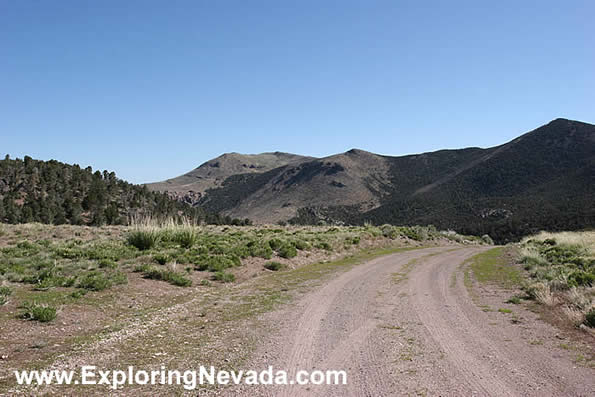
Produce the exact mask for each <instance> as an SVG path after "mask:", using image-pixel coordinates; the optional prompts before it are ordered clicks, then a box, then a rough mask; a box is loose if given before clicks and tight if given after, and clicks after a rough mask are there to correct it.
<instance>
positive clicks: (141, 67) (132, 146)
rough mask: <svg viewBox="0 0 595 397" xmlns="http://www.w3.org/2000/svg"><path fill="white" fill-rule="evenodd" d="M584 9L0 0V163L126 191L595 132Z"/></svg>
mask: <svg viewBox="0 0 595 397" xmlns="http://www.w3.org/2000/svg"><path fill="white" fill-rule="evenodd" d="M593 15H595V2H593V1H590V0H587V1H572V0H570V1H546V0H541V1H489V2H488V1H476V0H475V1H436V2H431V1H375V0H371V1H364V0H360V1H349V0H341V1H320V0H316V1H310V0H300V1H293V0H292V1H278V0H277V1H257V0H251V1H226V0H221V1H198V0H194V1H149V0H143V1H124V0H118V1H108V0H103V1H85V0H77V1H64V0H57V1H47V0H42V1H30V0H23V1H8V0H5V1H0V51H1V52H0V54H1V56H0V58H1V61H0V109H1V110H0V136H1V137H0V143H1V146H0V153H10V154H11V156H13V157H22V156H23V155H25V154H29V155H31V156H32V157H34V158H40V159H46V160H47V159H51V158H54V159H57V160H61V161H65V162H68V163H79V164H81V165H83V166H86V165H91V166H93V168H94V169H101V170H103V169H109V170H114V171H116V173H117V174H118V175H119V176H120V177H122V178H124V179H127V180H129V181H132V182H149V181H157V180H163V179H165V178H168V177H173V176H177V175H179V174H182V173H184V172H186V171H189V170H190V169H193V168H194V167H196V166H198V165H199V164H200V163H202V162H204V161H206V160H208V159H210V158H213V157H216V156H218V155H219V154H221V153H224V152H233V151H235V152H242V153H259V152H266V151H276V150H279V151H286V152H294V153H300V154H306V155H312V156H325V155H330V154H334V153H338V152H343V151H346V150H348V149H350V148H354V147H356V148H361V149H365V150H369V151H373V152H376V153H382V154H390V155H401V154H408V153H417V152H424V151H431V150H436V149H441V148H461V147H468V146H481V147H488V146H493V145H497V144H501V143H504V142H506V141H508V140H510V139H512V138H514V137H516V136H517V135H520V134H521V133H523V132H526V131H528V130H531V129H534V128H536V127H538V126H539V125H541V124H544V123H546V122H548V121H550V120H551V119H554V118H557V117H565V118H571V119H577V120H582V121H586V122H591V123H594V122H595V72H594V71H595V28H593Z"/></svg>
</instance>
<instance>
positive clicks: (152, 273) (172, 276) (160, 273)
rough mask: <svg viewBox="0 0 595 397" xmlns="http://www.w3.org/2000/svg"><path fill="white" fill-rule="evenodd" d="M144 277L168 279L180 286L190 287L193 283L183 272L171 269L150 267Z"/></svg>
mask: <svg viewBox="0 0 595 397" xmlns="http://www.w3.org/2000/svg"><path fill="white" fill-rule="evenodd" d="M143 277H144V278H148V279H152V280H162V281H166V282H168V283H170V284H172V285H177V286H179V287H189V286H191V285H192V280H190V279H188V278H186V277H185V276H184V275H183V274H181V273H176V272H174V271H171V270H161V269H155V268H149V269H148V270H147V271H146V272H144V274H143Z"/></svg>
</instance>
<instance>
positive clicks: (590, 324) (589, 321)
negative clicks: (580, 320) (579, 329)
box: [585, 309, 595, 328]
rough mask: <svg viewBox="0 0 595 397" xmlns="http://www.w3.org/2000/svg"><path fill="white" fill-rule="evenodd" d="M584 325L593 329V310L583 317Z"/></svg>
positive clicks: (594, 311) (594, 325)
mask: <svg viewBox="0 0 595 397" xmlns="http://www.w3.org/2000/svg"><path fill="white" fill-rule="evenodd" d="M585 325H586V326H587V327H591V328H595V309H591V310H589V312H588V313H587V315H586V316H585Z"/></svg>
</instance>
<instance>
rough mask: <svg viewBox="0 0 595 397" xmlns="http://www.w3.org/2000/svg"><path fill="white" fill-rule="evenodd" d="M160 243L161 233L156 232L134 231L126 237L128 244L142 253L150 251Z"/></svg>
mask: <svg viewBox="0 0 595 397" xmlns="http://www.w3.org/2000/svg"><path fill="white" fill-rule="evenodd" d="M158 241H159V233H158V232H157V231H155V230H134V231H132V232H130V233H129V234H128V236H127V237H126V242H127V243H128V244H130V245H132V246H133V247H136V248H137V249H139V250H141V251H146V250H149V249H151V248H153V247H155V245H157V242H158Z"/></svg>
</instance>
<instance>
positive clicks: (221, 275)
mask: <svg viewBox="0 0 595 397" xmlns="http://www.w3.org/2000/svg"><path fill="white" fill-rule="evenodd" d="M213 279H214V280H218V281H223V282H224V283H232V282H234V281H235V279H236V276H235V275H233V274H232V273H226V272H215V274H213Z"/></svg>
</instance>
